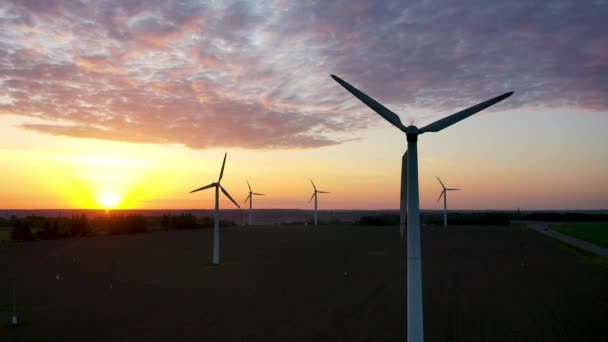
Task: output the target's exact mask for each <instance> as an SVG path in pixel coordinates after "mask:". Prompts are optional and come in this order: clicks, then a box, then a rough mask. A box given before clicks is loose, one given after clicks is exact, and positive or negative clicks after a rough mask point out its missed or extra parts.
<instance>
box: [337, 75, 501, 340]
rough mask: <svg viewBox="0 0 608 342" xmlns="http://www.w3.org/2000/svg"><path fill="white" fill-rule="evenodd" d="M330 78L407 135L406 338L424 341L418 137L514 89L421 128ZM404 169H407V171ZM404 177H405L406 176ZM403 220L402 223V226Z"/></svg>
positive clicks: (404, 188) (404, 184) (404, 187)
mask: <svg viewBox="0 0 608 342" xmlns="http://www.w3.org/2000/svg"><path fill="white" fill-rule="evenodd" d="M331 77H332V78H333V79H334V80H335V81H336V82H338V83H339V84H340V85H341V86H343V87H344V88H346V90H348V91H349V92H350V93H351V94H353V95H354V96H355V97H357V98H358V99H359V100H361V101H362V102H363V103H365V104H366V105H367V106H368V107H370V108H371V109H373V110H374V111H375V112H376V113H378V114H380V116H382V117H383V118H384V119H385V120H387V121H388V122H390V123H391V124H392V125H393V126H395V127H397V128H399V129H400V130H401V131H402V132H404V133H405V135H406V137H407V150H406V152H405V154H404V156H403V159H402V163H403V164H402V166H401V167H402V169H401V193H402V194H404V193H407V228H408V229H407V340H408V341H409V342H418V341H423V340H424V324H423V320H422V263H421V258H420V212H419V210H420V204H419V192H418V145H417V143H418V136H419V135H420V134H423V133H426V132H439V131H441V130H442V129H444V128H446V127H449V126H451V125H453V124H455V123H457V122H459V121H461V120H464V119H466V118H468V117H469V116H471V115H473V114H475V113H477V112H479V111H481V110H484V109H486V108H488V107H490V106H491V105H493V104H496V103H498V102H500V101H502V100H504V99H506V98H507V97H509V96H511V95H512V94H513V92H512V91H511V92H508V93H505V94H502V95H500V96H497V97H495V98H492V99H490V100H487V101H484V102H481V103H479V104H476V105H474V106H473V107H470V108H467V109H465V110H462V111H460V112H457V113H454V114H452V115H450V116H447V117H445V118H443V119H439V120H437V121H435V122H433V123H431V124H429V125H426V126H424V127H422V128H418V127H416V126H414V125H410V126H408V127H406V126H404V125H403V124H402V123H401V120H400V119H399V116H398V115H397V114H395V113H393V112H392V111H390V110H389V109H388V108H386V107H384V106H383V105H381V104H380V103H378V102H376V100H374V99H372V98H371V97H369V96H367V95H366V94H364V93H363V92H361V91H360V90H358V89H357V88H355V87H353V86H352V85H350V84H348V83H347V82H345V81H344V80H342V79H341V78H339V77H338V76H335V75H331ZM404 169H405V170H406V171H404ZM404 176H405V179H404ZM403 197H405V196H402V197H401V200H402V203H401V218H402V220H403V219H404V218H405V214H406V212H405V204H404V203H403ZM404 223H405V222H402V223H401V227H402V229H403V227H404Z"/></svg>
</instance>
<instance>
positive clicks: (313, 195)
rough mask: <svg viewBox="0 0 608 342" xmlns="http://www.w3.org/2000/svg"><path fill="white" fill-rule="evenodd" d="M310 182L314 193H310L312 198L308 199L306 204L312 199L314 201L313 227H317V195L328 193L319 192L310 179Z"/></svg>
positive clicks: (326, 192)
mask: <svg viewBox="0 0 608 342" xmlns="http://www.w3.org/2000/svg"><path fill="white" fill-rule="evenodd" d="M310 182H311V183H312V187H313V189H315V192H313V193H312V196H311V197H310V199H309V200H308V203H310V201H312V199H313V198H314V199H315V226H316V225H317V202H318V200H317V194H328V193H329V191H321V190H317V187H316V186H315V183H314V182H313V181H312V179H311V180H310Z"/></svg>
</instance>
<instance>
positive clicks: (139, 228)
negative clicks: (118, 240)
mask: <svg viewBox="0 0 608 342" xmlns="http://www.w3.org/2000/svg"><path fill="white" fill-rule="evenodd" d="M106 227H107V228H106V229H107V231H108V233H109V234H112V235H120V234H134V233H143V232H145V231H146V230H147V229H148V223H147V221H146V218H145V217H143V216H142V215H127V216H112V217H110V218H108V221H107V226H106Z"/></svg>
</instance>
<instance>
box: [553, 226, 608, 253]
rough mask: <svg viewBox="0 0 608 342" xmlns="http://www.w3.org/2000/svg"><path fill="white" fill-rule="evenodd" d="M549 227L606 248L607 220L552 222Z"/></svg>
mask: <svg viewBox="0 0 608 342" xmlns="http://www.w3.org/2000/svg"><path fill="white" fill-rule="evenodd" d="M551 228H553V229H555V230H556V231H558V232H560V233H563V234H567V235H570V236H572V237H574V238H577V239H581V240H584V241H587V242H590V243H592V244H594V245H598V246H602V247H605V248H608V222H568V223H552V224H551Z"/></svg>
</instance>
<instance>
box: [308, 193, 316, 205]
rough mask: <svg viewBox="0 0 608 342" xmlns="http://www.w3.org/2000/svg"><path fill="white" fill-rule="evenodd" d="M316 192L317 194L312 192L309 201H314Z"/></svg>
mask: <svg viewBox="0 0 608 342" xmlns="http://www.w3.org/2000/svg"><path fill="white" fill-rule="evenodd" d="M316 194H317V193H316V192H313V193H312V196H310V199H309V200H308V203H310V201H312V199H313V198H314V197H315V195H316Z"/></svg>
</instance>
